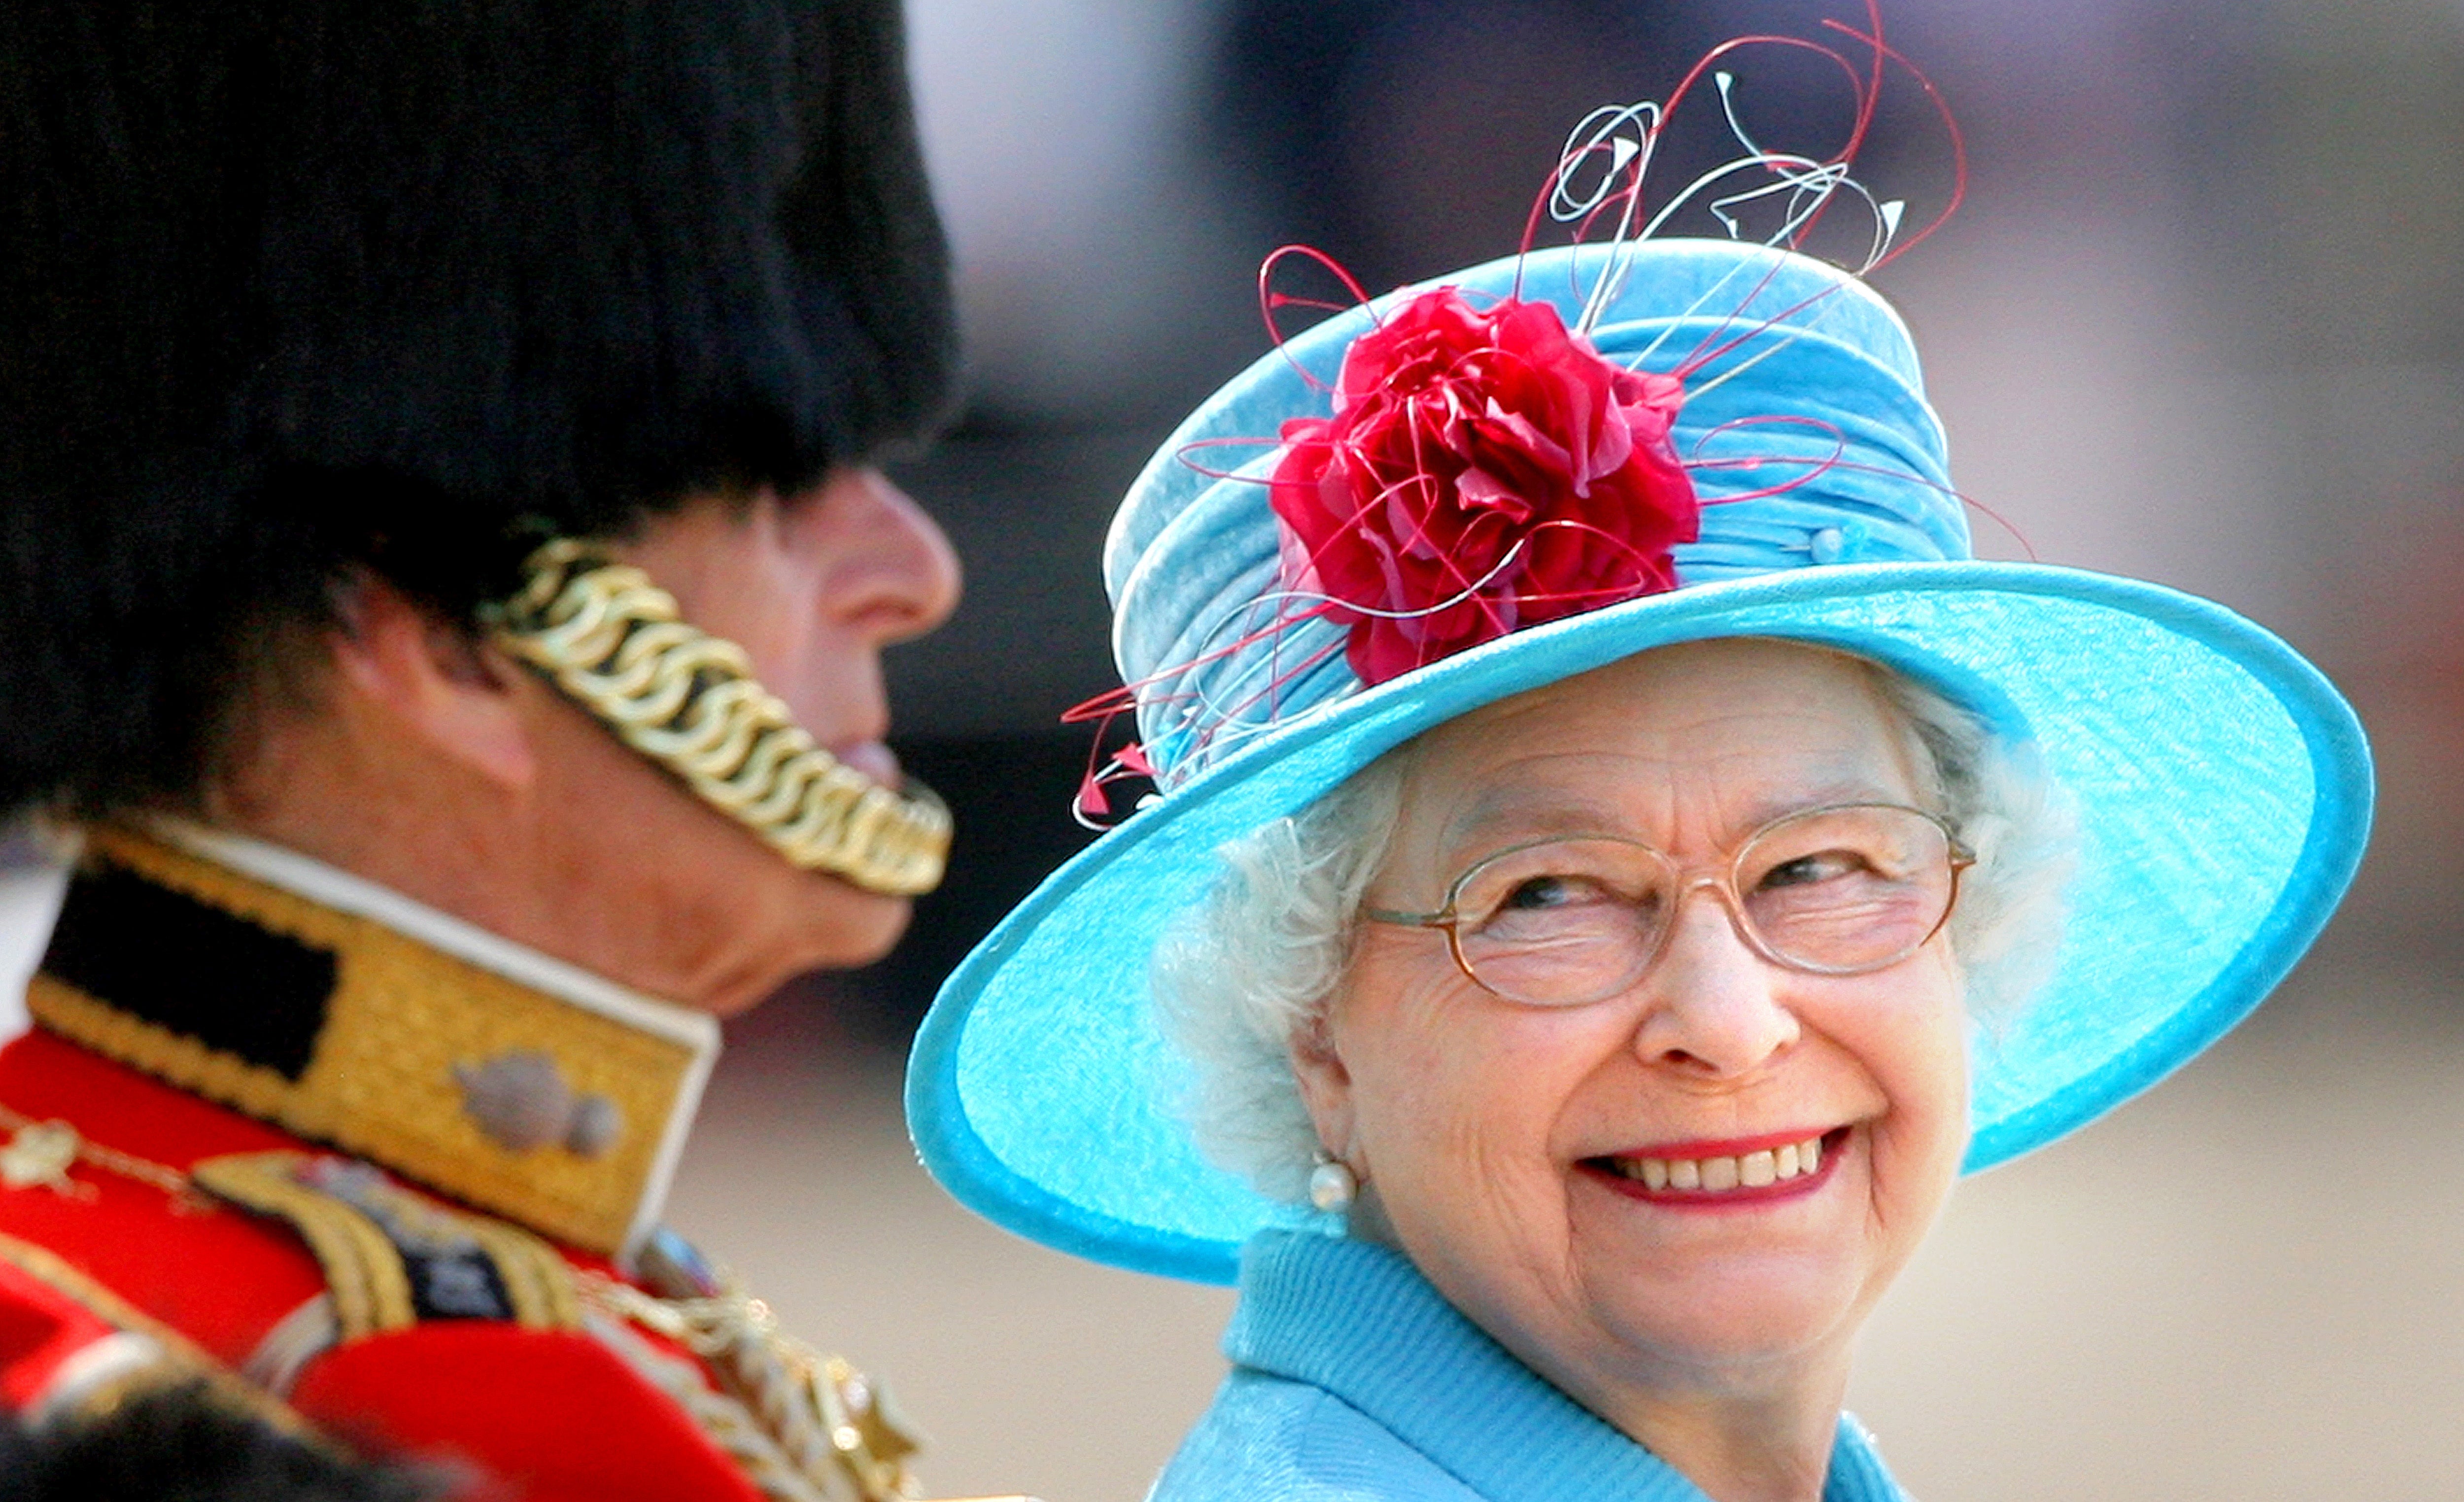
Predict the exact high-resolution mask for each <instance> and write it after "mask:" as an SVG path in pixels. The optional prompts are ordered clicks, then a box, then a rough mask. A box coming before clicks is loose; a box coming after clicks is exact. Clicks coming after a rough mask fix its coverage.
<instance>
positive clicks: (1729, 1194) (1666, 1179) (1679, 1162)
mask: <svg viewBox="0 0 2464 1502" xmlns="http://www.w3.org/2000/svg"><path fill="white" fill-rule="evenodd" d="M1847 1139H1848V1129H1847V1128H1846V1127H1835V1128H1833V1129H1832V1130H1831V1131H1829V1132H1813V1133H1807V1134H1805V1135H1804V1136H1803V1137H1801V1138H1797V1137H1782V1138H1777V1139H1773V1138H1754V1139H1751V1140H1749V1141H1741V1142H1719V1143H1711V1142H1705V1143H1699V1144H1697V1143H1683V1144H1677V1145H1675V1146H1672V1147H1669V1148H1655V1149H1653V1150H1652V1151H1651V1152H1650V1153H1648V1154H1631V1155H1629V1154H1615V1155H1612V1156H1609V1157H1604V1158H1587V1159H1585V1160H1583V1164H1582V1166H1583V1167H1585V1168H1586V1169H1589V1170H1591V1171H1592V1172H1593V1173H1594V1174H1595V1176H1597V1177H1598V1178H1599V1179H1600V1180H1601V1181H1603V1182H1605V1183H1606V1184H1607V1185H1608V1186H1609V1187H1610V1188H1612V1189H1615V1190H1617V1192H1618V1193H1620V1194H1624V1195H1628V1196H1630V1197H1632V1198H1635V1199H1639V1200H1647V1201H1649V1202H1651V1203H1652V1204H1681V1205H1701V1206H1705V1207H1710V1206H1718V1205H1730V1204H1761V1203H1764V1202H1766V1201H1771V1200H1779V1199H1793V1198H1795V1197H1796V1196H1798V1195H1801V1194H1810V1193H1812V1192H1813V1191H1814V1190H1815V1189H1816V1188H1818V1187H1820V1186H1821V1185H1822V1184H1823V1183H1824V1182H1827V1181H1828V1180H1829V1179H1830V1177H1831V1173H1832V1170H1833V1169H1834V1168H1835V1167H1836V1166H1837V1163H1838V1159H1839V1150H1840V1149H1841V1148H1842V1147H1844V1146H1845V1145H1846V1144H1847Z"/></svg>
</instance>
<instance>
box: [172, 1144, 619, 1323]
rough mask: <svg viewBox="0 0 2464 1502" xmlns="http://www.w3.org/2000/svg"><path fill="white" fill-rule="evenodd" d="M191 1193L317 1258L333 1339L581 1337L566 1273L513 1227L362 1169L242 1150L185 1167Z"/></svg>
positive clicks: (321, 1158)
mask: <svg viewBox="0 0 2464 1502" xmlns="http://www.w3.org/2000/svg"><path fill="white" fill-rule="evenodd" d="M188 1177H189V1180H190V1182H193V1183H194V1184H195V1185H196V1186H197V1187H198V1188H199V1189H202V1190H204V1191H206V1192H207V1193H208V1194H210V1195H213V1196H214V1197H215V1198H217V1199H221V1200H225V1201H228V1202H230V1203H231V1204H235V1205H238V1206H240V1207H242V1208H244V1209H248V1210H252V1211H254V1212H255V1213H257V1214H259V1215H267V1216H272V1217H275V1219H278V1220H281V1221H284V1222H286V1223H288V1224H289V1225H290V1226H292V1227H293V1228H294V1229H296V1230H297V1231H298V1233H299V1235H300V1237H301V1239H302V1240H304V1241H306V1242H307V1243H308V1248H309V1249H310V1250H311V1251H313V1252H314V1253H315V1254H316V1257H317V1262H318V1265H319V1267H320V1268H322V1269H323V1270H324V1273H325V1286H326V1292H327V1293H328V1295H329V1296H330V1297H331V1298H332V1300H333V1310H334V1321H335V1326H336V1335H337V1336H338V1337H339V1338H340V1339H341V1340H343V1341H350V1340H357V1339H361V1338H363V1337H364V1336H373V1335H383V1334H385V1333H386V1332H388V1331H394V1330H407V1329H409V1328H410V1327H411V1326H413V1325H415V1324H418V1323H420V1322H421V1321H423V1320H430V1319H501V1320H510V1321H512V1322H514V1323H516V1324H518V1325H523V1326H527V1327H529V1328H532V1329H537V1330H576V1329H579V1328H581V1324H582V1310H581V1304H580V1301H579V1299H578V1298H577V1297H576V1294H575V1288H574V1280H573V1273H572V1270H571V1269H570V1268H568V1267H567V1265H566V1264H565V1261H564V1259H563V1258H562V1257H561V1256H559V1255H558V1254H557V1252H556V1250H555V1248H551V1247H550V1246H549V1245H548V1244H547V1243H546V1242H544V1241H541V1240H540V1239H539V1237H537V1236H534V1235H532V1234H531V1233H530V1232H528V1231H526V1230H523V1229H522V1228H521V1227H519V1226H510V1225H507V1224H506V1223H504V1222H502V1221H496V1220H490V1219H488V1218H487V1217H485V1216H480V1215H471V1214H466V1213H464V1212H461V1211H458V1210H452V1209H449V1208H447V1207H446V1206H444V1205H442V1204H437V1203H436V1202H435V1201H433V1200H430V1199H429V1198H428V1197H426V1196H425V1195H421V1194H417V1193H414V1192H413V1191H411V1190H409V1189H406V1188H404V1187H403V1186H402V1185H400V1184H398V1183H395V1182H393V1181H392V1180H390V1179H388V1178H386V1177H385V1173H384V1171H383V1170H381V1169H379V1168H377V1167H375V1166H374V1165H372V1164H369V1163H364V1162H360V1161H357V1160H352V1159H347V1158H337V1157H332V1156H329V1155H325V1154H316V1153H241V1154H234V1155H232V1156H230V1157H225V1158H209V1159H205V1160H201V1161H199V1162H198V1163H196V1164H195V1165H193V1166H192V1167H191V1168H190V1169H189V1170H188Z"/></svg>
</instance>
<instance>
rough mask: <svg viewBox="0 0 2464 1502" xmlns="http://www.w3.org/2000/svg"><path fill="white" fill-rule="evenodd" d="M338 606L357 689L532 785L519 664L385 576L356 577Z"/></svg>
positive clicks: (466, 759) (473, 759)
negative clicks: (416, 599) (384, 578)
mask: <svg viewBox="0 0 2464 1502" xmlns="http://www.w3.org/2000/svg"><path fill="white" fill-rule="evenodd" d="M339 605H340V608H341V617H342V621H341V629H340V630H336V631H334V632H332V633H331V635H330V636H329V637H328V644H329V647H330V650H331V651H332V652H333V658H334V667H335V670H336V672H337V673H338V674H340V676H341V682H342V684H343V685H344V686H345V688H346V690H347V691H348V692H350V693H353V694H355V695H357V696H359V697H360V698H361V699H362V700H363V702H364V703H365V704H367V705H368V706H369V707H371V708H373V709H375V710H377V711H378V712H380V713H381V714H383V715H385V716H386V717H387V718H391V719H392V720H393V721H394V722H395V723H397V724H399V725H400V726H401V727H402V728H404V729H405V730H407V731H408V732H409V733H410V734H411V735H413V736H415V737H417V738H418V739H419V740H421V741H422V742H424V743H425V744H427V745H428V746H429V747H430V748H431V749H433V750H436V751H441V752H443V753H444V754H445V755H446V756H448V757H450V758H451V759H452V760H454V761H456V762H461V763H462V764H463V765H464V766H467V767H469V768H470V769H471V770H472V771H473V772H476V773H478V774H479V775H480V776H481V777H484V778H486V779H487V780H488V781H490V782H492V783H495V784H497V785H498V786H500V787H503V788H506V789H508V790H519V789H522V788H526V787H528V786H530V785H531V783H532V782H533V780H534V779H535V778H536V777H537V776H538V771H539V766H538V761H537V758H536V756H535V755H534V753H533V750H532V747H531V739H530V735H529V733H528V731H527V729H526V728H525V726H524V724H523V718H522V707H521V695H520V693H519V689H518V678H517V674H519V672H520V670H519V669H517V668H516V667H515V666H514V665H513V664H512V663H511V662H510V661H509V660H508V659H507V658H505V656H504V655H503V654H502V653H499V652H495V651H493V650H492V649H490V648H489V647H488V646H487V644H486V643H485V642H484V641H483V640H482V639H481V638H479V637H478V636H477V635H475V634H474V633H473V631H472V630H469V629H467V628H463V627H459V626H457V625H455V624H454V623H453V622H451V621H448V620H445V619H444V618H442V617H440V616H439V615H437V614H436V612H435V611H433V610H432V609H429V608H428V607H425V606H423V605H421V604H420V603H419V602H417V601H415V600H413V599H411V598H410V597H409V596H408V595H407V594H404V593H403V592H402V591H401V590H400V589H397V588H395V587H394V586H393V585H390V584H387V583H386V582H385V581H384V580H382V579H379V578H375V577H373V576H370V575H364V574H363V575H362V576H360V577H359V578H357V579H355V580H353V581H351V582H350V583H349V584H348V585H344V586H343V589H342V593H341V600H340V601H339Z"/></svg>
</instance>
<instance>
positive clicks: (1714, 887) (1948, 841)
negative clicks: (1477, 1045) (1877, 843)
mask: <svg viewBox="0 0 2464 1502" xmlns="http://www.w3.org/2000/svg"><path fill="white" fill-rule="evenodd" d="M1866 808H1881V809H1889V810H1892V811H1894V812H1898V813H1912V814H1915V815H1916V816H1917V817H1918V818H1920V819H1923V820H1924V821H1925V823H1927V824H1930V825H1932V826H1933V827H1934V828H1937V829H1940V830H1941V831H1942V837H1943V845H1944V849H1945V851H1946V853H1947V856H1948V859H1949V863H1950V888H1949V890H1948V891H1947V893H1946V894H1945V895H1944V896H1943V903H1942V913H1941V916H1940V917H1936V918H1935V919H1934V920H1933V926H1932V927H1930V928H1928V929H1926V930H1925V935H1924V937H1922V938H1920V939H1916V940H1914V941H1913V942H1911V943H1909V944H1908V945H1906V946H1905V947H1904V948H1903V949H1901V950H1900V951H1898V952H1897V953H1896V954H1892V955H1889V956H1886V957H1884V958H1883V959H1881V960H1875V961H1867V962H1864V963H1861V964H1854V965H1842V966H1829V965H1816V964H1808V963H1806V962H1805V961H1801V960H1795V959H1792V958H1791V957H1789V956H1787V955H1784V954H1781V953H1780V952H1779V951H1778V950H1776V949H1774V948H1772V947H1771V942H1770V941H1769V940H1768V939H1765V938H1764V937H1763V935H1762V933H1761V931H1760V930H1759V929H1757V928H1756V927H1755V925H1754V921H1753V918H1752V917H1751V916H1750V915H1749V914H1748V913H1747V911H1746V906H1745V902H1744V901H1743V899H1741V898H1740V897H1739V896H1738V895H1737V872H1738V870H1739V868H1740V867H1741V866H1742V864H1743V863H1744V861H1745V858H1746V856H1747V854H1748V853H1749V852H1750V851H1751V850H1753V849H1754V847H1755V846H1757V845H1759V844H1761V843H1762V840H1763V838H1764V836H1766V835H1768V834H1770V833H1771V831H1772V830H1774V829H1777V828H1783V827H1784V826H1787V825H1791V824H1794V823H1796V822H1797V821H1799V820H1802V819H1814V818H1818V817H1820V816H1822V815H1824V814H1832V813H1850V812H1854V811H1856V810H1859V809H1866ZM1586 841H1604V842H1606V843H1609V844H1612V845H1624V846H1630V847H1632V848H1633V849H1635V850H1640V851H1642V852H1643V853H1645V854H1647V855H1649V856H1651V857H1652V858H1653V859H1654V860H1656V861H1658V862H1659V863H1660V865H1661V868H1662V869H1663V870H1664V871H1665V872H1667V873H1668V875H1669V876H1670V877H1671V878H1672V885H1671V887H1670V889H1669V890H1670V891H1671V892H1672V893H1673V894H1674V895H1673V897H1672V898H1671V900H1670V902H1669V904H1668V907H1667V909H1666V910H1665V911H1666V914H1667V916H1666V917H1664V918H1662V919H1661V923H1660V925H1659V933H1658V935H1657V936H1656V937H1655V938H1654V939H1653V940H1652V942H1651V946H1650V948H1649V949H1648V950H1647V951H1646V952H1645V953H1644V954H1643V956H1642V959H1641V960H1640V961H1639V962H1638V963H1637V964H1636V965H1635V967H1634V971H1633V973H1632V974H1630V975H1628V976H1626V977H1624V978H1623V979H1621V980H1619V981H1618V982H1617V983H1616V984H1615V985H1613V986H1611V987H1609V988H1608V989H1607V990H1605V991H1602V992H1601V993H1600V994H1599V995H1597V996H1591V997H1585V998H1584V999H1582V1000H1580V1001H1565V1002H1542V1001H1533V1000H1531V999H1530V998H1529V997H1522V996H1516V995H1514V994H1513V993H1511V992H1508V991H1502V990H1499V989H1498V988H1497V987H1496V986H1494V985H1491V984H1490V983H1488V982H1487V981H1485V980H1483V979H1482V978H1481V975H1480V972H1479V971H1478V970H1476V969H1475V968H1473V966H1472V962H1471V960H1470V957H1468V956H1466V955H1465V954H1464V953H1463V927H1462V924H1463V915H1462V913H1461V912H1459V911H1458V908H1457V905H1458V904H1459V903H1460V902H1461V901H1462V900H1463V889H1464V888H1465V887H1467V886H1469V885H1470V884H1471V881H1472V879H1473V878H1474V877H1476V876H1478V875H1479V874H1480V873H1481V872H1483V871H1485V870H1486V869H1488V868H1489V867H1490V866H1492V865H1495V864H1496V863H1497V862H1499V861H1501V860H1504V859H1506V858H1507V856H1509V855H1519V854H1521V853H1522V852H1524V851H1525V850H1537V849H1539V848H1540V847H1542V846H1544V845H1567V844H1573V843H1578V842H1586ZM1975 864H1976V852H1975V851H1974V850H1970V849H1969V847H1968V844H1967V842H1965V841H1963V840H1962V839H1960V837H1959V834H1958V831H1956V830H1954V829H1953V828H1951V827H1950V822H1949V821H1948V820H1947V819H1945V818H1943V817H1942V816H1941V815H1940V814H1937V813H1933V812H1930V811H1928V810H1926V809H1924V808H1916V807H1911V806H1908V805H1906V804H1895V803H1845V804H1824V805H1821V806H1817V807H1813V808H1799V809H1796V810H1794V811H1793V812H1790V813H1784V814H1781V815H1780V816H1779V817H1778V818H1776V819H1771V820H1768V821H1766V822H1765V823H1763V824H1761V825H1759V826H1757V827H1756V828H1754V829H1753V830H1752V831H1751V832H1750V833H1749V834H1748V835H1746V837H1745V838H1744V839H1742V840H1739V841H1738V842H1737V843H1736V846H1735V847H1734V848H1733V849H1731V850H1729V851H1728V852H1727V854H1726V855H1725V856H1724V857H1723V858H1722V860H1721V861H1720V863H1719V864H1717V865H1712V866H1680V865H1678V864H1677V861H1676V859H1675V858H1674V857H1673V856H1671V855H1670V854H1669V853H1668V852H1667V851H1666V850H1661V849H1660V848H1659V847H1658V846H1656V845H1649V844H1646V843H1644V842H1643V841H1641V840H1638V839H1633V838H1631V837H1629V836H1626V835H1622V834H1599V833H1573V834H1551V835H1548V836H1546V837H1544V838H1541V839H1535V840H1524V841H1521V842H1519V843H1517V844H1514V845H1509V846H1507V847H1506V848H1505V849H1504V850H1492V851H1490V852H1489V853H1488V854H1486V855H1484V856H1482V857H1481V858H1480V859H1478V860H1476V861H1474V862H1472V863H1471V864H1470V865H1469V866H1466V867H1465V868H1463V873H1462V874H1461V875H1459V876H1457V877H1455V879H1454V880H1453V881H1451V882H1449V883H1448V884H1447V886H1446V900H1445V905H1444V906H1443V907H1441V908H1439V909H1438V910H1437V911H1436V912H1434V913H1402V912H1396V911H1394V910H1392V909H1387V908H1374V907H1363V908H1362V909H1361V910H1360V916H1361V917H1365V918H1367V919H1369V920H1370V921H1371V922H1374V923H1386V924H1391V925H1394V926H1396V927H1400V928H1435V929H1442V930H1444V931H1445V936H1446V948H1447V950H1448V951H1449V952H1451V953H1452V954H1453V956H1454V961H1455V968H1457V969H1459V970H1461V971H1462V972H1463V976H1464V978H1465V979H1466V980H1468V981H1470V982H1471V983H1472V984H1474V985H1477V986H1479V987H1480V988H1481V989H1482V990H1484V991H1486V992H1488V993H1489V994H1490V995H1491V996H1495V997H1499V998H1501V999H1503V1000H1505V1001H1508V1002H1512V1003H1514V1004H1515V1005H1518V1006H1537V1007H1546V1008H1551V1009H1554V1008H1559V1007H1575V1006H1591V1005H1596V1004H1598V1003H1600V1002H1604V1001H1607V1000H1608V999H1609V998H1610V997H1613V996H1616V995H1618V994H1620V993H1621V992H1623V991H1626V990H1628V989H1629V988H1631V987H1632V986H1633V985H1635V983H1638V982H1639V981H1640V980H1641V979H1642V978H1643V977H1644V976H1647V975H1649V974H1650V973H1651V971H1652V968H1653V967H1654V966H1656V965H1658V964H1659V963H1660V961H1661V956H1663V955H1665V954H1666V953H1667V952H1668V944H1669V940H1670V938H1671V936H1673V935H1674V934H1675V933H1676V932H1677V917H1678V915H1679V914H1680V913H1682V912H1683V911H1684V907H1685V903H1686V901H1687V900H1688V899H1689V898H1691V897H1692V896H1693V895H1694V894H1695V893H1696V892H1697V891H1698V890H1704V889H1708V890H1709V891H1710V892H1711V893H1712V894H1713V895H1716V896H1718V897H1719V898H1720V900H1721V903H1722V905H1723V906H1725V907H1726V908H1727V910H1728V926H1729V927H1730V928H1732V929H1734V930H1735V931H1736V935H1737V937H1738V939H1741V940H1743V941H1744V943H1745V945H1746V947H1747V948H1748V949H1750V950H1752V951H1753V952H1754V954H1755V955H1756V956H1757V957H1758V958H1760V959H1761V960H1762V961H1764V962H1765V963H1768V964H1772V965H1776V966H1778V967H1779V968H1781V969H1783V970H1793V971H1796V972H1797V973H1799V974H1801V975H1820V976H1849V975H1871V974H1873V973H1874V972H1875V971H1877V970H1887V969H1889V968H1890V967H1891V966H1893V965H1895V964H1898V963H1899V962H1900V961H1903V960H1905V959H1907V958H1908V957H1909V956H1910V955H1913V954H1915V953H1916V952H1917V951H1918V950H1920V949H1923V948H1924V947H1925V945H1927V944H1929V943H1931V942H1933V939H1934V936H1935V935H1937V934H1939V933H1941V932H1942V930H1943V925H1945V924H1947V923H1948V922H1949V921H1950V915H1951V913H1952V911H1953V910H1955V909H1956V908H1957V907H1958V906H1959V878H1960V874H1961V873H1962V872H1965V871H1967V870H1968V869H1969V867H1971V866H1973V865H1975Z"/></svg>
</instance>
